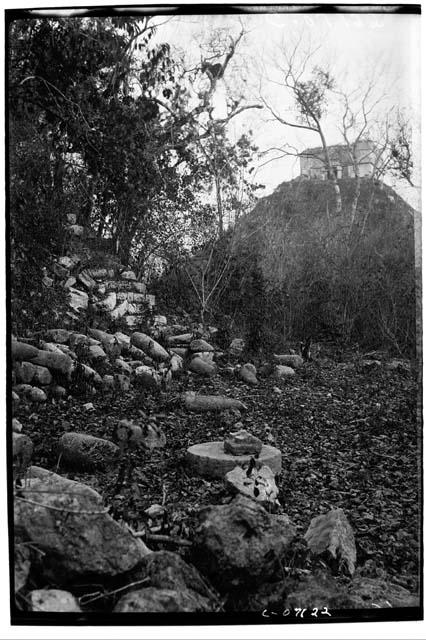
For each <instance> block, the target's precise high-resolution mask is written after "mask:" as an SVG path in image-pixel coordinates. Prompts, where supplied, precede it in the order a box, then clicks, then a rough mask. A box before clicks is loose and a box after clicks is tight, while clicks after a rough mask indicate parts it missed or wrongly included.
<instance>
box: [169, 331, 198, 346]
mask: <svg viewBox="0 0 426 640" xmlns="http://www.w3.org/2000/svg"><path fill="white" fill-rule="evenodd" d="M192 337H193V336H192V333H181V334H180V335H178V336H169V337H168V339H167V341H168V343H169V345H170V346H175V345H177V344H183V345H185V346H189V344H190V342H191V340H192Z"/></svg>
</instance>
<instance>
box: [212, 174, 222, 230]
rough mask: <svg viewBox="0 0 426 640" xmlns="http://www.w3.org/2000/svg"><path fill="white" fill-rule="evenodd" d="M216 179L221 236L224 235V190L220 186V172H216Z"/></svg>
mask: <svg viewBox="0 0 426 640" xmlns="http://www.w3.org/2000/svg"><path fill="white" fill-rule="evenodd" d="M214 180H215V185H216V204H217V217H218V223H219V236H223V203H222V190H221V187H220V178H219V174H218V173H215V176H214Z"/></svg>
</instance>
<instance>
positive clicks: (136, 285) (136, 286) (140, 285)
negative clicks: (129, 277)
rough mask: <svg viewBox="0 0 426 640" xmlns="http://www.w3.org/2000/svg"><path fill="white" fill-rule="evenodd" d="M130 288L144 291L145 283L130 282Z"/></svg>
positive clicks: (137, 291)
mask: <svg viewBox="0 0 426 640" xmlns="http://www.w3.org/2000/svg"><path fill="white" fill-rule="evenodd" d="M132 289H133V291H136V293H146V284H145V283H144V282H132Z"/></svg>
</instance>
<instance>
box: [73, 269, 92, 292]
mask: <svg viewBox="0 0 426 640" xmlns="http://www.w3.org/2000/svg"><path fill="white" fill-rule="evenodd" d="M77 277H78V280H79V282H81V284H82V285H83V287H86V289H88V290H89V291H91V290H92V289H94V288H95V287H96V281H95V280H94V279H93V278H92V277H91V275H90V274H89V272H88V271H86V270H83V271H80V273H79V274H78V276H77Z"/></svg>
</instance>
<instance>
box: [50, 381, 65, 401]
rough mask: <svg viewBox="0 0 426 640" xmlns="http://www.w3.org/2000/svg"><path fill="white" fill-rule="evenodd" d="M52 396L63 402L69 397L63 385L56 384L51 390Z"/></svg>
mask: <svg viewBox="0 0 426 640" xmlns="http://www.w3.org/2000/svg"><path fill="white" fill-rule="evenodd" d="M50 395H51V396H52V398H55V400H63V399H64V398H66V397H67V390H66V389H65V387H61V385H59V384H55V385H53V387H51V388H50Z"/></svg>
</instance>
